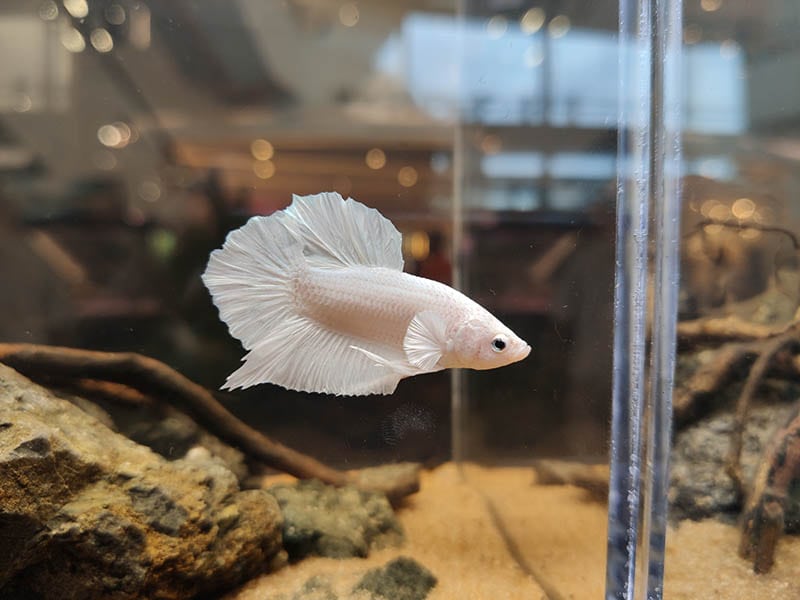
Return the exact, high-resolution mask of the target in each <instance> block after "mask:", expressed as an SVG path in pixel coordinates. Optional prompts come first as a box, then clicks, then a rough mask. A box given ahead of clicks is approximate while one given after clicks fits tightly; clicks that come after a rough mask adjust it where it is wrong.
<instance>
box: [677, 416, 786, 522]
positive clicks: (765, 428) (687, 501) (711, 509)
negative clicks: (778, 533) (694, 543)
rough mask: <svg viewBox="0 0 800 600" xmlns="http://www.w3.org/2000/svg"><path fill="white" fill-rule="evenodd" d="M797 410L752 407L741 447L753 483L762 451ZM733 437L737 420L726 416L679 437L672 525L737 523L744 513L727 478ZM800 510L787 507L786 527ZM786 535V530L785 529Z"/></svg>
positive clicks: (705, 421) (745, 469) (704, 422)
mask: <svg viewBox="0 0 800 600" xmlns="http://www.w3.org/2000/svg"><path fill="white" fill-rule="evenodd" d="M792 411H793V405H792V404H788V403H784V404H773V403H770V404H761V405H756V406H753V407H751V409H750V413H749V416H748V419H747V425H746V427H745V433H744V440H743V441H744V443H743V445H742V457H741V461H742V474H743V477H744V481H745V483H746V485H748V486H749V484H750V482H751V481H752V480H753V476H754V474H755V470H756V466H757V465H758V462H759V460H760V459H761V454H762V452H763V449H764V446H765V445H766V444H767V443H768V442H769V440H770V438H771V437H772V436H773V435H774V433H775V432H776V431H777V429H778V428H780V427H782V426H783V425H785V424H786V422H787V421H788V419H789V417H790V415H791V414H792ZM732 432H733V414H731V413H730V412H723V413H717V414H714V415H711V416H709V417H706V418H703V419H701V420H699V421H698V422H697V423H695V424H693V425H691V426H689V427H687V428H686V429H684V430H682V431H680V432H679V433H678V434H677V435H676V436H675V441H674V443H673V446H672V453H671V455H670V489H669V503H670V516H671V517H672V518H673V519H686V518H689V519H703V518H706V517H714V516H716V517H724V518H725V519H726V520H730V521H734V520H735V519H736V518H738V515H739V513H740V511H741V503H740V502H739V500H738V498H737V495H736V492H735V489H734V485H733V482H732V481H731V479H730V477H728V475H727V474H726V473H725V458H726V456H727V454H728V450H729V447H730V440H731V435H732ZM798 513H800V505H799V504H798V503H797V502H795V504H794V505H792V506H790V507H789V511H788V512H787V515H786V519H787V523H789V522H792V521H795V520H796V519H797V516H798ZM787 530H788V529H787Z"/></svg>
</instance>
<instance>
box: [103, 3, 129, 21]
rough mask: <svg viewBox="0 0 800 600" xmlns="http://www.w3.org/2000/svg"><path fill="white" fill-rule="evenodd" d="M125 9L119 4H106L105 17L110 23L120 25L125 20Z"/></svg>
mask: <svg viewBox="0 0 800 600" xmlns="http://www.w3.org/2000/svg"><path fill="white" fill-rule="evenodd" d="M125 16H126V15H125V9H124V8H122V6H120V5H119V4H110V5H109V6H106V10H105V17H106V21H108V23H109V24H110V25H122V24H123V23H124V22H125Z"/></svg>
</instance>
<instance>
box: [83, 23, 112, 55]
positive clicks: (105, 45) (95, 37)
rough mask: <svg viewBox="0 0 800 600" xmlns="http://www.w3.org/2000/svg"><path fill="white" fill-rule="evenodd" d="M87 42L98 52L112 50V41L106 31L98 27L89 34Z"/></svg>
mask: <svg viewBox="0 0 800 600" xmlns="http://www.w3.org/2000/svg"><path fill="white" fill-rule="evenodd" d="M89 41H91V42H92V46H93V47H94V49H95V50H97V51H98V52H111V50H113V48H114V40H113V38H112V37H111V34H110V33H108V30H107V29H103V28H102V27H99V28H97V29H95V30H93V31H92V33H90V34H89Z"/></svg>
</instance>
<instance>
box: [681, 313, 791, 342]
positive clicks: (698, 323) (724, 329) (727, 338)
mask: <svg viewBox="0 0 800 600" xmlns="http://www.w3.org/2000/svg"><path fill="white" fill-rule="evenodd" d="M792 325H793V323H789V324H787V325H781V326H779V327H775V326H770V325H762V324H760V323H752V322H750V321H745V320H744V319H741V318H739V317H735V316H727V317H703V318H700V319H694V320H691V321H682V322H680V323H678V343H679V344H681V345H687V344H697V343H699V342H705V343H712V342H717V343H720V342H747V341H755V340H765V339H768V338H771V337H774V336H776V335H780V334H782V333H785V332H786V331H787V330H788V329H789V328H791V327H792Z"/></svg>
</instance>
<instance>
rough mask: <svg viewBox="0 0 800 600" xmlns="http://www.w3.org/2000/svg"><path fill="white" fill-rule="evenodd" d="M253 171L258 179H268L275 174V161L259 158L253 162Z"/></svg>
mask: <svg viewBox="0 0 800 600" xmlns="http://www.w3.org/2000/svg"><path fill="white" fill-rule="evenodd" d="M253 173H255V174H256V177H258V178H259V179H269V178H270V177H272V176H273V175H275V163H274V162H272V161H271V160H259V161H257V162H255V163H253Z"/></svg>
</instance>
